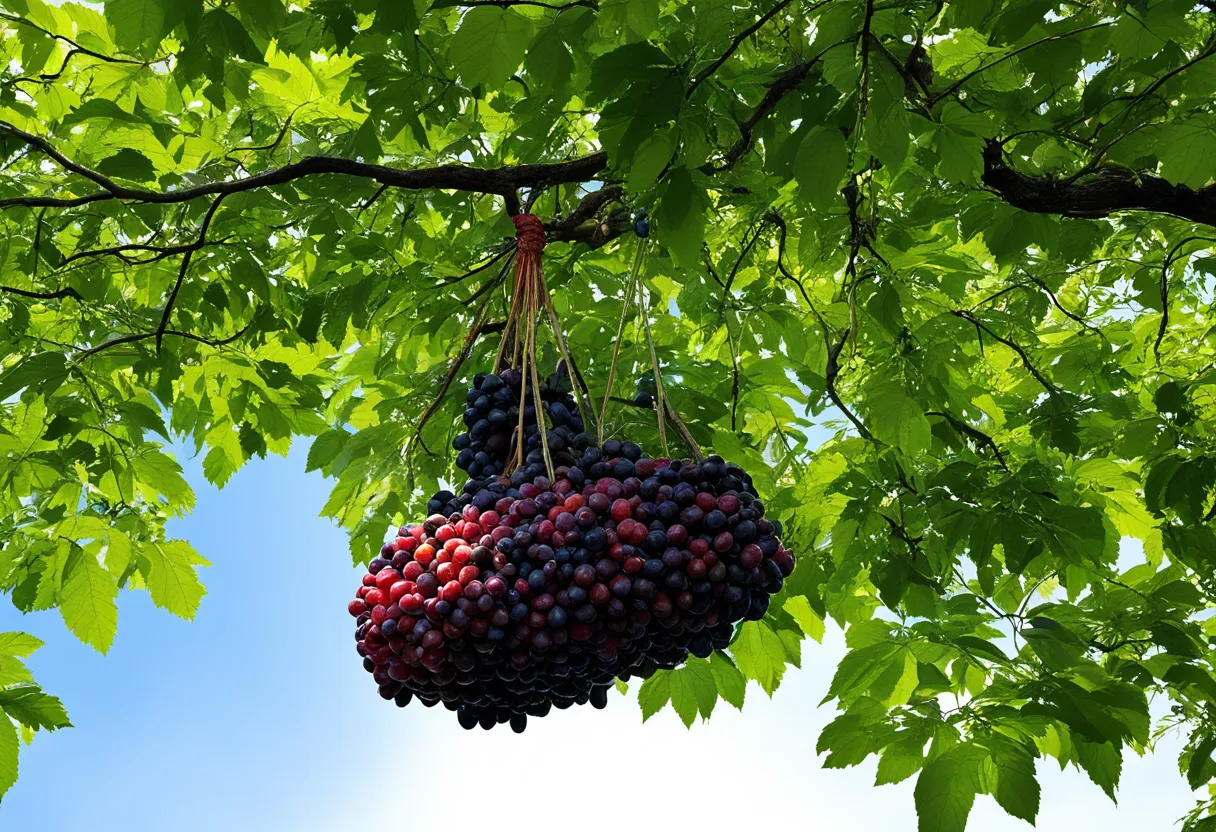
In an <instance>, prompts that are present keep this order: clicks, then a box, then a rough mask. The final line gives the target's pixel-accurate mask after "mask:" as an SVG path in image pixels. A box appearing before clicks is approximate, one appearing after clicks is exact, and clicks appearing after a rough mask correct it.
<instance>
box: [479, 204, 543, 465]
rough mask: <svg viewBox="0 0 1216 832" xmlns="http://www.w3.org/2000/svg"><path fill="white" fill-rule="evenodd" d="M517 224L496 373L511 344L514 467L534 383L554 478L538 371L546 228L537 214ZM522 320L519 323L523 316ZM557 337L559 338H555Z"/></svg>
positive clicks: (540, 430) (520, 459) (520, 456)
mask: <svg viewBox="0 0 1216 832" xmlns="http://www.w3.org/2000/svg"><path fill="white" fill-rule="evenodd" d="M511 221H512V222H513V223H514V224H515V240H516V252H517V257H516V260H515V290H514V292H513V296H512V299H511V311H510V313H509V315H508V319H507V326H506V328H505V329H504V330H503V340H502V343H501V344H499V346H498V357H497V359H496V360H495V362H494V369H495V372H498V371H500V370H501V369H502V367H503V360H504V358H505V357H506V355H507V354H508V344H509V343H510V342H511V341H513V348H512V349H511V350H510V352H511V355H512V356H513V358H514V359H515V360H514V364H513V365H514V366H515V367H516V368H518V369H519V375H520V378H519V424H518V426H517V428H516V437H515V453H514V458H515V467H516V468H518V467H520V466H522V465H523V463H524V456H525V454H524V448H525V447H526V446H527V434H526V433H525V425H524V411H525V409H526V408H527V405H528V392H527V391H528V382H529V381H531V383H532V401H533V406H534V407H535V409H536V428H537V432H538V433H539V434H540V445H541V450H542V451H543V453H544V458H545V470H546V471H547V472H548V474H549V478H550V479H553V478H554V475H553V459H552V457H551V456H550V453H549V435H548V428H547V427H546V426H545V407H544V401H543V399H542V398H541V395H540V377H539V373H538V372H537V369H536V329H537V327H536V324H537V320H536V319H537V317H538V315H539V313H540V306H541V295H542V293H544V294H545V295H546V297H547V294H548V290H547V289H546V288H545V287H544V277H543V276H542V275H543V273H542V270H541V252H542V251H544V248H545V228H544V225H543V224H542V223H541V221H540V218H539V217H537V216H536V215H534V214H516V215H514V216H513V217H511ZM521 316H522V317H523V320H522V321H521V320H520V317H521ZM555 337H558V336H555Z"/></svg>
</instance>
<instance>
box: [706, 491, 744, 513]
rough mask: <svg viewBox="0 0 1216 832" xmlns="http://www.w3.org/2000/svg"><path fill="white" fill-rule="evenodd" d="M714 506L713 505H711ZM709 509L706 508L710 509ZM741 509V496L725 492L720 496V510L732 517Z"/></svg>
mask: <svg viewBox="0 0 1216 832" xmlns="http://www.w3.org/2000/svg"><path fill="white" fill-rule="evenodd" d="M710 508H712V506H711V507H710ZM708 510H709V509H706V511H708ZM738 510H739V498H738V497H736V496H735V495H734V494H723V495H722V496H721V497H719V498H718V511H720V512H722V513H723V514H725V515H726V516H727V517H730V516H731V515H732V514H734V513H735V512H736V511H738Z"/></svg>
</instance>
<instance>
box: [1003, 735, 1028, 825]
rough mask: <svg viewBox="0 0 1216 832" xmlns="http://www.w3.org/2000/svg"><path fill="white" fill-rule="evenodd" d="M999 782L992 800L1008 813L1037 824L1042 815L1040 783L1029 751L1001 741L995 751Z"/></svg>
mask: <svg viewBox="0 0 1216 832" xmlns="http://www.w3.org/2000/svg"><path fill="white" fill-rule="evenodd" d="M992 761H993V762H994V763H995V764H996V771H997V781H996V791H995V793H994V794H993V797H995V798H996V802H997V803H999V804H1000V805H1001V808H1002V809H1004V810H1005V811H1006V812H1008V813H1009V814H1011V815H1013V816H1014V817H1017V818H1021V819H1022V820H1024V821H1026V822H1027V823H1030V824H1032V825H1033V824H1034V822H1035V818H1036V817H1037V816H1038V814H1039V781H1038V780H1036V779H1035V776H1034V758H1033V757H1032V756H1030V752H1028V751H1027V750H1026V749H1024V748H1022V747H1020V746H1016V745H1014V744H1013V743H1009V742H1001V743H999V744H997V745H995V746H994V747H993V748H992Z"/></svg>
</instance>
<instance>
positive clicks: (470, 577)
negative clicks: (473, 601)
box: [457, 566, 481, 594]
mask: <svg viewBox="0 0 1216 832" xmlns="http://www.w3.org/2000/svg"><path fill="white" fill-rule="evenodd" d="M480 574H481V570H480V569H478V568H477V567H476V566H466V567H464V568H463V569H461V570H460V573H459V575H457V580H458V581H460V583H461V584H465V585H467V584H470V583H472V582H473V581H475V580H477V576H478V575H480ZM462 594H463V591H462Z"/></svg>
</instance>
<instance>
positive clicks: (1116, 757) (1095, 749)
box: [1073, 737, 1123, 803]
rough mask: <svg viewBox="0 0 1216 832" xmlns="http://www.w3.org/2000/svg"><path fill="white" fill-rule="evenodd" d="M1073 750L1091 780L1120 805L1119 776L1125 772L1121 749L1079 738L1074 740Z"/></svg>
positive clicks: (1109, 744) (1105, 743) (1107, 743)
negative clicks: (1118, 797) (1116, 795)
mask: <svg viewBox="0 0 1216 832" xmlns="http://www.w3.org/2000/svg"><path fill="white" fill-rule="evenodd" d="M1073 748H1074V749H1075V750H1076V753H1077V762H1078V763H1079V764H1080V766H1081V768H1083V769H1085V773H1086V774H1088V775H1089V779H1090V780H1093V781H1094V782H1095V783H1097V784H1098V785H1099V786H1101V787H1102V791H1104V792H1106V796H1107V797H1109V798H1110V799H1111V801H1112V802H1115V803H1118V800H1116V799H1115V789H1117V788H1118V787H1119V776H1120V775H1121V774H1122V772H1123V755H1122V754H1121V753H1120V751H1119V749H1118V748H1117V747H1116V746H1114V745H1112V744H1111V743H1109V742H1101V743H1099V742H1088V741H1087V740H1083V739H1081V738H1079V737H1076V738H1074V739H1073Z"/></svg>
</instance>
